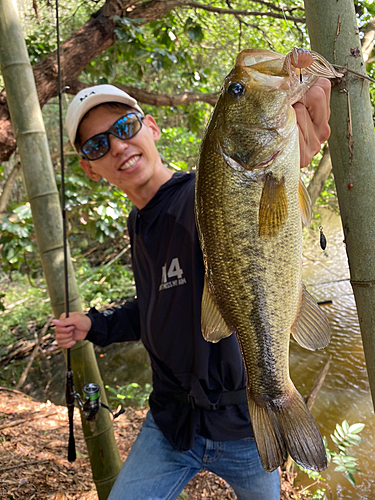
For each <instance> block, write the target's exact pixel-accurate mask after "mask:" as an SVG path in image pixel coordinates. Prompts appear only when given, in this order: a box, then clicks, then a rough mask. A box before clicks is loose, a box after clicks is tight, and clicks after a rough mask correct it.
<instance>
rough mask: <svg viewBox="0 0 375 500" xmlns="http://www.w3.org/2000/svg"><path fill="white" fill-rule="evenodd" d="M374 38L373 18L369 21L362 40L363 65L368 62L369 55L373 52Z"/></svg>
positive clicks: (374, 21) (374, 22)
mask: <svg viewBox="0 0 375 500" xmlns="http://www.w3.org/2000/svg"><path fill="white" fill-rule="evenodd" d="M374 38H375V17H374V18H373V19H371V21H370V22H369V23H368V25H367V26H366V28H365V34H364V37H363V39H362V55H363V60H364V62H365V63H367V62H368V61H370V57H371V54H372V53H373V51H374Z"/></svg>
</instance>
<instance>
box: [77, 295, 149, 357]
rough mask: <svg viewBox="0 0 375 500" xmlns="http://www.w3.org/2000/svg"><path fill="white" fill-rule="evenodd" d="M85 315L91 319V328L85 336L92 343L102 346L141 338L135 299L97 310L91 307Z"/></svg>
mask: <svg viewBox="0 0 375 500" xmlns="http://www.w3.org/2000/svg"><path fill="white" fill-rule="evenodd" d="M87 316H88V317H89V318H90V319H91V323H92V325H91V329H90V330H89V333H88V334H87V336H86V340H89V341H90V342H92V343H93V344H96V345H99V346H101V347H104V346H106V345H109V344H113V343H114V342H126V341H128V340H139V339H140V338H141V331H140V319H139V309H138V303H137V300H136V299H134V300H128V301H127V302H125V304H123V305H122V306H119V307H113V308H111V309H107V310H106V311H103V312H99V311H97V310H96V309H95V307H92V308H91V309H90V311H89V312H88V314H87Z"/></svg>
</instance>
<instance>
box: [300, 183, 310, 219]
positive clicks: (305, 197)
mask: <svg viewBox="0 0 375 500" xmlns="http://www.w3.org/2000/svg"><path fill="white" fill-rule="evenodd" d="M298 200H299V207H300V210H301V219H302V223H303V225H304V226H307V227H310V224H311V219H312V208H311V200H310V195H309V193H308V191H307V189H306V186H305V184H304V183H303V181H302V179H301V178H300V179H299V185H298Z"/></svg>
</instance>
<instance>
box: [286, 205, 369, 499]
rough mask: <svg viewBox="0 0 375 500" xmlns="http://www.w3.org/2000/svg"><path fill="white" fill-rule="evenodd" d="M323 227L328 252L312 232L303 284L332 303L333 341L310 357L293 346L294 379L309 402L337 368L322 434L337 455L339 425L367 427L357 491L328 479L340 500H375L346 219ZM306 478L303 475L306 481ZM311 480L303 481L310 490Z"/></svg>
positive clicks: (326, 392)
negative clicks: (320, 377) (321, 378)
mask: <svg viewBox="0 0 375 500" xmlns="http://www.w3.org/2000/svg"><path fill="white" fill-rule="evenodd" d="M322 225H323V226H324V233H325V235H326V237H327V240H328V245H327V248H326V250H325V252H323V251H322V250H321V249H320V246H319V230H316V231H314V232H313V231H310V233H309V237H307V238H306V240H305V241H304V252H303V281H304V283H305V285H306V287H307V289H308V290H309V292H310V293H311V294H312V295H313V296H314V297H315V299H316V300H317V301H319V302H320V301H326V300H332V303H331V304H327V305H322V306H321V307H322V308H323V311H324V312H325V314H326V315H327V317H328V320H329V322H330V325H331V329H332V340H331V342H330V344H329V345H328V346H327V347H326V348H325V349H323V350H321V351H317V352H309V351H306V350H305V349H303V348H301V347H300V346H298V345H297V344H296V342H294V341H293V340H292V342H291V355H290V365H291V368H290V371H291V377H292V379H293V380H294V381H295V383H296V386H297V388H298V389H299V391H300V392H301V394H302V395H303V396H306V395H308V394H309V393H310V391H311V388H312V385H313V383H314V380H315V379H316V376H317V373H318V372H319V370H320V369H321V368H322V367H323V366H324V364H325V363H326V361H327V360H328V358H329V356H332V362H331V365H330V369H329V372H328V374H327V377H326V379H325V382H324V384H323V386H322V388H321V390H320V392H319V395H318V397H317V399H316V401H315V403H314V406H313V409H312V413H313V415H314V417H315V420H316V422H317V424H318V426H319V429H320V432H321V434H322V435H323V436H326V437H327V439H328V444H329V448H330V449H332V450H335V451H337V449H336V447H335V445H334V444H333V442H332V440H331V438H330V435H331V434H333V431H334V429H335V426H336V423H339V424H341V423H342V421H343V420H347V421H348V423H349V424H354V423H357V422H362V423H364V424H365V425H366V426H365V428H364V430H363V431H362V433H361V436H362V438H363V440H364V442H362V443H360V445H359V446H358V447H356V446H354V447H353V448H351V450H350V453H351V454H353V455H355V456H357V457H358V459H359V460H358V465H359V467H358V468H359V469H361V472H360V473H358V474H356V475H355V478H356V483H357V487H356V488H355V487H353V486H351V485H350V483H349V481H348V480H347V479H346V478H345V477H344V476H343V475H342V473H339V472H334V469H335V467H336V465H335V464H332V463H331V464H330V465H329V467H328V469H327V471H324V472H323V473H322V476H323V477H325V478H327V479H328V481H329V485H330V487H331V488H332V497H333V498H334V499H338V500H344V499H345V500H349V499H353V500H354V499H355V500H365V499H366V500H370V499H374V498H375V481H374V473H375V439H374V437H375V417H374V410H373V404H372V400H371V395H370V388H369V382H368V378H367V371H366V364H365V358H364V353H363V346H362V338H361V334H360V329H359V324H358V318H357V311H356V307H355V301H354V295H353V292H352V288H351V285H350V282H349V268H348V262H347V256H346V250H345V244H344V243H343V239H344V237H343V232H342V227H341V219H340V217H339V216H337V215H334V214H332V213H330V212H328V213H325V214H324V215H323V221H322ZM301 477H302V475H301V474H300V475H299V478H301ZM309 481H310V480H309V479H307V480H306V481H305V480H303V484H304V485H305V486H307V485H308V484H310V483H311V481H310V483H309Z"/></svg>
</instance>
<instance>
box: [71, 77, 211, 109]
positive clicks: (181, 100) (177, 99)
mask: <svg viewBox="0 0 375 500" xmlns="http://www.w3.org/2000/svg"><path fill="white" fill-rule="evenodd" d="M90 86H91V84H85V83H82V82H80V81H78V80H75V81H74V82H71V84H70V86H69V88H68V89H66V93H67V94H72V95H75V94H77V92H79V91H80V90H82V89H85V88H87V87H90ZM116 87H118V88H119V89H121V90H124V91H125V92H127V93H128V94H130V95H131V96H132V97H134V99H136V100H137V101H138V102H140V103H143V104H148V105H150V106H157V107H158V106H181V105H187V104H192V103H194V102H206V103H207V104H211V106H215V104H216V100H217V97H218V94H216V93H213V94H208V93H207V94H203V93H199V92H184V93H182V94H175V95H171V94H154V93H152V92H147V91H145V90H142V89H137V88H136V87H129V86H127V85H116Z"/></svg>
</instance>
